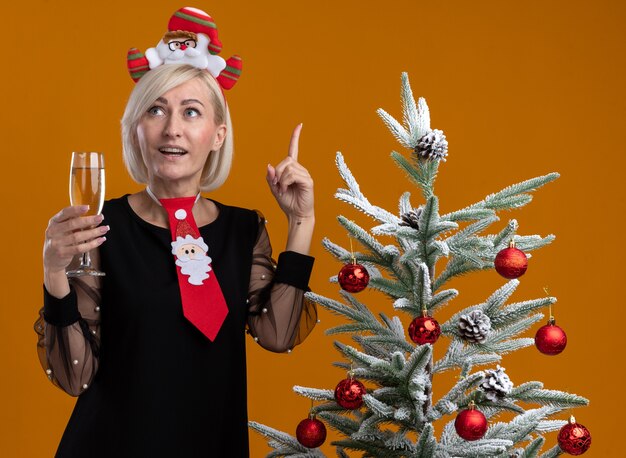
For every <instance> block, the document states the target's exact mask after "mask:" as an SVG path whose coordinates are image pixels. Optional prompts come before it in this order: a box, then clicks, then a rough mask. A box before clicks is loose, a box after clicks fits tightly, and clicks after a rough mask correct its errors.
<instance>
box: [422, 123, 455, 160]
mask: <svg viewBox="0 0 626 458" xmlns="http://www.w3.org/2000/svg"><path fill="white" fill-rule="evenodd" d="M415 155H416V156H417V158H418V159H440V160H443V161H445V160H446V156H447V155H448V141H447V140H446V136H445V135H444V133H443V131H442V130H439V129H435V130H431V131H430V132H428V133H426V134H424V135H422V137H421V138H420V139H419V140H418V141H417V145H416V146H415Z"/></svg>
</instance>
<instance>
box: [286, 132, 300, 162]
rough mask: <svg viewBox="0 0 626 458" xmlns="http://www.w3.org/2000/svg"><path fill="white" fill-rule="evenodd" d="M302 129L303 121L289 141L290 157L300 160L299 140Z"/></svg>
mask: <svg viewBox="0 0 626 458" xmlns="http://www.w3.org/2000/svg"><path fill="white" fill-rule="evenodd" d="M301 130H302V123H300V124H298V125H297V126H296V128H295V129H294V130H293V134H291V141H290V142H289V157H290V158H292V159H293V160H295V161H296V162H297V161H298V142H299V141H300V131H301Z"/></svg>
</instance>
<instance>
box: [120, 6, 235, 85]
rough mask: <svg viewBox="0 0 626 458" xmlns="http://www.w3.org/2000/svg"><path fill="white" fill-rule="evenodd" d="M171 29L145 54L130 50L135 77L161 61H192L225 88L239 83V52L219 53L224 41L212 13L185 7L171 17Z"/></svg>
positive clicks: (170, 62) (129, 64)
mask: <svg viewBox="0 0 626 458" xmlns="http://www.w3.org/2000/svg"><path fill="white" fill-rule="evenodd" d="M167 29H168V31H167V32H166V33H165V35H163V38H162V39H161V40H160V41H159V43H158V44H157V45H156V46H155V47H154V48H149V49H147V50H146V52H145V55H144V53H142V52H141V51H139V50H138V49H137V48H131V49H130V50H129V51H128V56H127V63H128V71H129V72H130V76H131V78H133V80H134V81H138V80H139V79H140V78H141V77H142V76H143V75H144V74H145V73H146V72H147V71H148V70H152V69H153V68H156V67H158V66H160V65H164V64H189V65H193V66H194V67H197V68H202V69H206V70H207V71H209V73H211V74H212V75H213V76H214V77H215V78H216V79H217V80H218V82H219V83H220V85H221V86H222V88H224V89H230V88H231V87H233V86H234V85H235V83H236V82H237V79H238V78H239V75H240V74H241V68H242V65H241V58H240V57H239V56H236V55H235V56H232V57H231V58H229V59H228V60H224V59H223V58H222V57H220V56H218V55H217V54H219V52H220V51H221V50H222V43H221V42H220V40H219V38H218V35H217V26H216V25H215V22H214V21H213V18H212V17H211V16H209V15H208V14H207V13H205V12H204V11H202V10H199V9H197V8H191V7H185V8H181V9H179V10H178V11H176V12H175V13H174V15H173V16H172V17H171V18H170V20H169V23H168V25H167Z"/></svg>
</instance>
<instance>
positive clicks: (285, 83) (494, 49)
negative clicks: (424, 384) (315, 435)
mask: <svg viewBox="0 0 626 458" xmlns="http://www.w3.org/2000/svg"><path fill="white" fill-rule="evenodd" d="M181 6H185V4H184V2H183V4H181V3H180V1H161V0H157V1H155V0H151V1H145V0H136V1H134V2H121V1H117V0H111V1H108V2H105V3H103V4H102V5H101V6H100V2H82V1H81V2H79V1H71V2H70V1H67V2H66V1H60V2H57V1H52V0H32V1H30V2H23V3H22V2H19V3H18V2H12V4H11V5H10V6H8V7H3V10H4V14H3V17H4V21H3V22H4V27H3V29H4V32H3V37H4V38H3V40H4V41H3V42H4V46H3V56H2V70H3V71H2V75H1V76H0V78H2V87H3V97H2V99H3V100H4V104H5V105H4V109H2V111H1V112H0V113H1V114H0V115H1V116H2V122H1V123H0V125H1V126H2V133H3V135H2V137H3V138H2V143H3V145H2V150H3V153H2V162H3V166H2V167H1V170H0V173H1V181H0V183H1V186H2V192H1V193H0V199H1V200H0V203H1V205H0V208H1V209H2V211H3V217H2V220H3V225H2V228H1V229H0V230H1V231H2V234H1V237H2V238H1V240H3V242H4V246H5V248H4V253H5V255H4V259H5V261H4V262H3V263H2V266H1V267H0V268H1V269H2V272H1V275H0V278H1V279H2V288H1V290H0V291H1V296H0V297H1V303H0V364H1V365H0V367H1V368H2V372H1V374H2V375H1V376H0V393H2V394H1V395H2V407H1V408H0V419H1V420H0V456H7V457H14V456H15V457H22V456H24V457H31V456H33V457H34V456H52V454H53V451H54V450H55V447H56V444H57V443H58V441H59V438H60V436H61V434H62V431H63V428H64V426H65V423H66V421H67V419H68V417H69V414H70V411H71V409H72V406H73V403H74V400H73V399H72V398H70V397H68V396H66V395H65V394H64V393H62V392H61V391H59V390H57V389H56V388H54V387H53V386H52V385H50V384H49V383H48V381H47V379H46V377H45V375H44V373H43V371H42V370H41V368H40V367H39V365H38V361H37V357H36V352H35V334H34V333H33V331H32V324H33V322H34V320H35V318H36V315H37V311H38V309H39V307H40V306H41V261H40V260H41V257H40V256H41V242H42V238H43V231H44V228H45V226H46V224H47V221H48V219H49V218H50V216H51V215H52V214H53V213H55V212H56V211H57V210H58V209H60V208H61V207H63V206H65V205H66V204H67V202H68V196H67V180H68V168H69V156H70V151H72V150H83V149H84V150H101V151H104V152H106V154H107V196H108V197H109V198H111V197H115V196H118V195H121V194H123V193H127V192H134V191H136V190H139V189H140V187H139V186H137V185H136V184H134V183H133V182H132V181H131V180H130V179H129V178H128V176H127V174H126V172H125V170H124V168H123V165H122V161H121V155H120V151H121V147H120V139H119V119H120V118H121V115H122V111H123V108H124V104H125V101H126V98H127V96H128V93H129V91H130V90H131V88H132V86H133V84H132V82H131V80H130V78H129V76H128V74H127V73H126V69H125V65H126V62H125V55H126V50H127V48H129V47H131V46H136V47H138V48H140V49H142V50H145V49H146V48H148V47H151V46H154V45H155V44H156V42H157V41H158V39H159V38H160V36H161V34H162V33H163V32H164V30H165V28H166V25H167V20H168V18H169V16H170V15H171V14H172V13H173V12H174V11H175V10H176V9H177V8H179V7H181ZM194 6H197V7H200V8H202V9H204V10H206V11H208V12H209V13H210V14H211V15H212V16H213V17H214V18H215V20H216V21H217V24H218V26H219V28H220V38H221V40H222V42H223V44H224V50H223V55H224V56H225V57H228V56H230V55H231V54H233V53H238V54H240V55H241V56H243V59H244V73H243V77H242V79H241V80H240V82H239V83H238V84H237V86H236V87H235V89H234V90H232V91H231V92H230V93H229V94H228V99H229V104H230V107H231V110H232V113H233V122H234V126H235V139H236V156H235V163H234V167H233V170H232V173H231V177H230V179H229V181H228V182H227V184H226V185H225V186H224V187H223V188H221V189H220V190H219V191H218V192H215V193H214V194H213V196H212V197H214V198H217V199H218V200H221V201H224V202H226V203H230V204H234V205H239V206H244V207H252V208H259V209H261V210H262V211H264V212H265V214H266V215H267V218H268V220H269V221H270V226H269V227H270V232H271V235H272V238H273V243H274V247H275V251H276V252H278V251H279V250H280V248H281V246H283V244H284V237H285V226H286V225H285V224H284V217H283V216H282V215H281V214H280V211H279V209H278V207H277V206H276V205H275V204H274V203H273V202H272V198H271V196H270V194H269V192H268V191H267V190H266V184H265V181H264V173H265V172H264V170H265V165H266V164H267V162H272V163H277V162H278V161H279V160H280V159H281V158H282V157H283V155H284V154H285V153H286V148H287V145H288V142H289V135H290V131H291V129H292V127H293V126H294V125H295V124H296V123H298V122H300V121H302V122H303V123H304V130H303V133H302V138H301V144H300V146H301V155H300V157H301V162H302V163H303V164H304V165H305V166H307V167H308V168H309V170H310V172H311V174H312V175H313V176H314V178H315V180H316V198H317V221H318V224H317V228H316V234H315V240H314V248H313V254H314V255H315V256H316V257H317V263H316V269H315V271H314V275H313V279H312V282H311V285H312V287H313V288H314V289H315V290H316V291H317V292H319V293H321V294H324V295H327V296H331V297H337V296H338V294H337V286H336V285H332V284H329V283H328V282H327V279H328V278H329V277H330V276H331V275H334V274H335V273H336V272H337V271H338V270H339V268H340V265H339V264H338V263H337V262H335V261H334V260H333V259H331V257H330V255H328V254H327V253H326V252H324V250H323V249H322V248H321V246H320V240H321V238H322V237H323V236H328V237H330V238H331V239H333V240H335V241H336V242H338V243H341V244H342V245H344V246H345V245H346V244H347V242H348V239H347V237H346V236H345V234H344V233H343V232H342V231H341V230H340V228H339V225H338V224H337V222H336V220H335V217H336V215H338V214H340V213H341V214H344V215H346V216H348V217H349V218H353V219H355V220H356V221H357V222H359V223H361V224H363V225H366V226H367V227H371V224H370V221H369V220H368V219H367V218H364V217H362V216H361V215H358V214H357V212H356V211H354V210H353V209H352V208H351V207H347V206H345V205H344V204H340V203H339V202H337V201H336V200H335V199H333V193H334V191H335V189H336V188H337V187H338V186H340V185H341V184H342V183H341V182H340V179H339V177H338V174H337V172H336V169H335V167H334V154H335V152H336V151H337V150H340V151H342V152H343V153H344V155H345V157H346V160H347V162H348V165H349V166H350V167H351V169H352V171H353V173H354V174H355V176H356V177H357V180H358V181H359V182H360V184H361V187H362V190H363V191H364V193H365V194H366V195H367V196H368V197H369V198H370V200H371V201H372V202H373V203H376V204H379V205H381V206H383V207H385V208H387V209H389V210H392V211H393V210H395V209H396V208H397V199H398V197H399V196H400V194H401V193H402V192H403V191H405V190H410V189H412V185H410V184H409V183H408V182H407V181H406V180H404V179H403V175H402V173H401V172H400V171H399V170H398V169H397V168H396V167H395V166H394V165H393V164H392V162H391V161H390V160H389V152H390V151H391V150H392V149H398V148H399V146H398V145H397V144H396V143H395V141H394V140H393V139H392V137H391V136H390V135H389V134H388V133H387V131H386V129H385V127H384V126H383V125H382V123H381V122H380V120H379V119H378V118H377V116H376V114H375V109H376V108H378V107H383V108H385V109H386V110H387V111H389V112H390V113H392V114H394V115H396V116H400V115H401V114H400V105H399V83H400V73H401V72H402V71H408V72H409V74H410V78H411V82H412V85H413V90H414V93H415V95H416V96H418V95H419V96H424V97H426V98H427V100H428V102H429V105H430V108H431V113H432V127H433V128H440V129H443V130H444V131H445V133H446V135H447V138H448V141H449V143H450V156H449V160H448V161H447V162H446V163H445V164H443V166H442V167H441V172H440V177H439V180H438V183H437V185H438V186H437V193H438V195H439V196H440V199H441V211H442V212H448V211H451V210H455V209H458V208H461V207H462V206H465V205H467V204H470V203H473V202H475V201H477V200H480V199H481V198H482V197H484V196H485V195H486V194H488V193H490V192H495V191H497V190H499V189H501V188H502V187H504V186H506V185H508V184H512V183H514V182H518V181H521V180H524V179H526V178H530V177H533V176H537V175H541V174H545V173H548V172H551V171H558V172H560V173H561V174H562V177H561V179H560V180H558V181H557V182H556V183H553V184H551V185H549V186H548V187H546V188H544V189H543V190H541V191H540V192H539V193H538V194H536V197H535V201H534V202H533V203H532V204H531V205H530V206H528V207H526V208H525V209H523V210H520V211H516V212H514V213H506V214H502V215H501V217H502V220H501V221H500V222H499V223H497V224H496V225H495V227H494V228H493V231H494V232H495V231H496V230H499V229H500V228H501V227H502V226H503V225H504V224H506V221H507V219H508V218H510V217H514V218H517V219H518V220H519V222H520V227H521V231H520V232H521V233H523V234H533V233H538V234H542V235H546V234H549V233H554V234H556V235H557V240H556V242H555V243H554V244H552V245H551V246H549V247H547V248H545V249H542V250H540V251H538V252H536V253H535V256H534V257H533V259H532V260H531V264H530V268H529V271H528V273H527V274H526V275H525V276H524V277H523V278H522V282H521V285H520V287H519V288H518V290H517V292H516V294H515V295H514V297H513V299H514V300H525V299H530V298H533V297H538V296H541V295H542V294H543V292H542V288H543V286H545V285H548V286H549V288H550V292H551V294H553V295H555V296H557V297H558V298H559V302H558V304H557V306H556V309H555V313H556V316H557V319H558V322H559V324H560V325H561V326H562V327H563V328H564V329H565V330H566V331H567V333H568V336H569V344H568V348H567V349H566V350H565V352H564V353H563V354H562V355H560V356H558V357H547V356H543V355H541V354H539V353H538V352H537V351H536V350H534V349H533V348H529V349H525V350H522V351H520V352H518V353H517V354H515V355H510V356H506V357H505V359H504V361H503V365H504V366H505V367H506V368H507V372H508V374H509V375H510V376H511V378H512V380H513V381H514V383H516V384H520V383H522V382H524V381H527V380H541V381H543V382H544V383H545V385H546V388H553V389H563V390H567V391H571V392H574V393H578V394H581V395H584V396H587V397H588V398H590V399H591V406H590V407H589V408H586V409H577V410H576V411H575V412H574V413H575V414H576V416H577V419H578V420H579V421H580V422H581V423H583V424H585V425H586V426H587V427H588V428H589V429H590V430H591V432H592V435H593V445H592V448H591V450H590V452H589V453H588V454H587V455H586V456H595V457H617V456H623V455H622V454H623V447H620V445H621V441H622V440H623V439H621V438H620V434H622V431H623V429H622V425H621V423H623V422H624V420H623V419H622V416H623V415H622V414H623V411H624V399H625V398H624V395H623V393H622V392H621V390H623V388H624V382H623V380H624V378H623V377H624V369H623V363H624V357H623V353H622V350H623V348H624V337H623V335H624V331H623V329H624V323H623V320H622V313H621V308H622V306H623V303H624V301H623V298H622V290H621V286H622V284H623V274H624V268H623V263H624V260H623V259H624V248H623V244H622V240H621V239H620V238H619V236H618V234H619V233H621V229H622V227H623V223H624V216H623V210H624V205H623V198H624V193H623V191H622V187H623V181H622V180H623V173H622V167H623V165H624V147H623V141H622V134H621V132H623V130H624V125H625V124H626V116H625V115H626V110H625V108H624V107H625V106H626V100H625V98H626V97H625V91H624V82H625V81H624V70H625V67H624V55H625V51H626V49H625V45H624V44H625V43H626V41H625V35H626V32H625V30H626V29H625V28H624V24H625V23H626V22H625V20H626V14H625V13H626V8H625V7H624V4H623V2H621V1H619V0H613V1H608V0H604V1H602V0H596V1H594V2H591V1H573V0H558V1H551V2H546V1H537V0H529V1H525V2H502V1H482V0H477V1H473V2H467V1H446V2H443V1H441V2H434V1H428V2H427V1H416V0H402V1H388V2H385V3H381V2H374V1H363V0H360V1H356V0H344V1H337V0H334V1H328V0H316V1H302V2H298V3H296V2H292V1H278V0H266V1H263V2H252V1H248V2H244V1H235V0H228V1H226V0H223V1H215V2H210V3H206V2H200V3H196V4H195V5H194ZM29 183H30V184H29ZM415 191H417V190H415ZM413 196H414V197H413V202H414V204H415V205H417V204H418V203H420V201H419V193H417V192H414V194H413ZM113 230H115V229H114V228H113ZM502 284H503V279H501V278H499V277H498V276H497V275H496V274H494V273H493V272H484V273H480V274H475V275H472V276H470V277H466V278H464V279H462V280H458V281H455V284H454V285H453V286H455V287H457V288H458V289H459V290H460V292H461V294H460V296H459V298H458V299H457V300H456V301H455V303H453V304H452V305H450V306H448V308H447V309H444V310H443V311H442V312H441V314H440V315H439V316H438V317H437V318H439V321H440V322H443V321H445V320H446V319H447V317H448V316H449V315H450V314H451V313H453V311H455V310H458V309H459V308H460V307H462V306H466V305H469V304H473V303H477V302H479V301H482V300H483V299H484V298H486V297H487V296H488V295H489V294H491V292H492V291H493V290H494V289H496V288H497V287H499V286H500V285H502ZM363 298H364V300H367V301H368V304H370V305H371V308H372V309H373V310H376V311H379V310H380V311H385V312H386V313H388V314H393V311H392V310H391V308H390V303H389V301H388V300H387V299H385V298H384V297H383V296H381V295H379V294H376V293H367V294H366V295H364V296H363ZM320 315H321V320H322V322H321V324H320V325H318V327H317V329H316V330H315V331H314V332H313V334H312V335H311V336H310V337H309V339H308V341H306V342H305V344H304V345H303V346H301V347H300V348H298V349H297V351H294V352H293V353H292V354H290V355H275V354H271V353H268V352H265V351H262V350H260V349H259V348H257V347H256V345H255V344H253V343H252V342H250V345H249V347H250V349H249V354H248V373H249V383H248V385H249V398H250V406H249V416H250V419H254V420H257V421H260V422H262V423H265V424H268V425H271V426H274V427H276V428H278V429H282V430H285V431H289V432H293V431H294V430H295V426H296V425H297V423H298V422H299V421H300V420H301V419H302V418H304V417H305V416H306V414H307V411H308V408H309V402H308V401H307V400H305V399H304V398H300V397H298V396H296V395H295V394H293V393H292V392H291V387H292V386H293V385H295V384H301V385H305V386H313V387H320V388H322V387H323V388H333V387H334V386H335V384H336V383H337V381H339V380H340V379H341V378H343V377H344V375H345V374H343V373H342V372H341V371H339V370H338V369H336V368H334V367H332V366H331V362H332V361H334V360H336V359H337V358H338V356H337V353H336V352H335V351H334V350H333V347H332V340H333V339H332V338H330V337H326V336H325V335H324V333H323V331H324V329H326V328H328V327H330V326H331V325H333V324H337V323H339V320H337V319H336V318H335V317H333V316H331V315H330V314H329V313H328V312H326V311H321V312H320ZM402 319H403V320H404V322H405V324H407V325H408V320H407V317H406V316H402ZM538 326H539V325H536V327H538ZM536 327H535V329H536ZM533 332H534V329H533V331H532V332H530V333H529V334H528V335H529V336H531V335H532V333H533ZM345 340H346V339H345V338H344V341H345ZM446 345H447V342H446V341H445V340H442V341H440V342H439V343H438V344H437V351H438V352H439V354H441V352H442V350H443V349H444V348H445V346H446ZM450 375H453V374H450ZM449 383H450V378H448V379H443V380H439V379H436V380H435V384H436V385H435V396H438V395H441V394H442V393H443V392H445V391H446V389H447V388H446V386H447V385H448V384H449ZM563 418H565V415H564V416H563ZM440 431H441V428H440V426H438V432H440ZM251 441H252V456H253V457H260V456H263V455H264V454H265V453H266V452H267V450H268V449H267V447H266V446H265V441H264V440H263V439H262V438H260V437H259V436H257V435H256V434H254V433H251ZM554 442H555V438H554V436H550V437H549V439H548V443H549V444H550V446H551V445H552V444H554ZM324 450H325V451H327V454H328V455H329V456H334V449H332V448H330V447H329V446H324ZM619 450H622V452H621V453H620V452H619Z"/></svg>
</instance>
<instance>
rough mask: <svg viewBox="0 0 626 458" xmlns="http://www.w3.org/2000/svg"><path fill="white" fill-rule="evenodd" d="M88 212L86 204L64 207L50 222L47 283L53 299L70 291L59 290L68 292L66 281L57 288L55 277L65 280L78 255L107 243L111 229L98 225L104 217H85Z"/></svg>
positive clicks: (46, 244) (45, 258) (46, 246)
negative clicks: (107, 236)
mask: <svg viewBox="0 0 626 458" xmlns="http://www.w3.org/2000/svg"><path fill="white" fill-rule="evenodd" d="M88 211H89V207H88V206H87V205H76V206H71V207H65V208H64V209H63V210H61V211H60V212H58V213H57V214H56V215H54V216H53V217H52V218H51V219H50V221H49V223H48V228H47V229H46V234H45V241H44V248H43V265H44V274H45V279H44V281H45V282H46V288H47V289H48V292H49V293H50V294H52V295H53V296H57V297H59V296H62V295H64V294H63V292H65V293H67V292H69V290H68V291H59V288H61V289H65V285H66V284H67V281H65V282H62V284H61V285H55V283H57V282H56V281H54V278H61V279H65V277H66V275H65V271H66V269H67V268H68V267H69V266H70V264H71V263H72V260H73V259H74V258H75V257H76V256H82V255H83V254H84V253H87V252H89V251H90V250H93V249H95V248H97V247H99V246H100V245H102V243H104V241H105V240H106V237H105V234H106V233H107V232H108V231H109V227H108V226H98V224H100V223H101V222H102V220H103V219H104V217H103V216H102V215H91V216H84V215H85V214H86V213H87V212H88ZM49 283H50V284H49ZM55 290H56V291H55Z"/></svg>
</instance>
